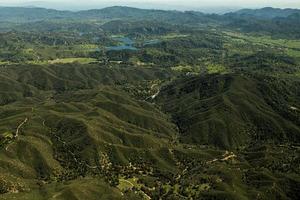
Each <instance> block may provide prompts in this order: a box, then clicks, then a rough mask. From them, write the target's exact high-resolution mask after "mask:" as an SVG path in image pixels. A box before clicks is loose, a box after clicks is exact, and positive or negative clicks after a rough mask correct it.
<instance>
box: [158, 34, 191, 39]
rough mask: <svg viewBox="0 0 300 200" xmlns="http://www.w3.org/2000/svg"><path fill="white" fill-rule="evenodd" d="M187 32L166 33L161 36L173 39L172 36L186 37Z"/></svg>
mask: <svg viewBox="0 0 300 200" xmlns="http://www.w3.org/2000/svg"><path fill="white" fill-rule="evenodd" d="M188 36H189V35H187V34H177V33H170V34H167V35H164V36H162V37H161V38H162V39H174V38H180V37H188Z"/></svg>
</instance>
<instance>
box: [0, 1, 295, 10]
mask: <svg viewBox="0 0 300 200" xmlns="http://www.w3.org/2000/svg"><path fill="white" fill-rule="evenodd" d="M114 5H123V6H133V7H140V8H161V9H169V10H172V9H176V10H201V9H209V8H220V9H221V8H224V9H225V8H227V9H229V8H261V7H267V6H270V7H279V8H300V0H184V1H183V0H0V6H39V7H48V8H55V9H66V10H80V9H81V10H84V9H91V8H103V7H107V6H114Z"/></svg>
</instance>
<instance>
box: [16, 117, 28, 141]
mask: <svg viewBox="0 0 300 200" xmlns="http://www.w3.org/2000/svg"><path fill="white" fill-rule="evenodd" d="M27 121H28V118H27V117H26V118H25V119H24V121H23V122H22V123H21V124H19V126H18V127H17V130H16V133H15V135H14V138H17V137H18V136H19V132H20V129H21V128H22V126H24V125H25V124H26V123H27Z"/></svg>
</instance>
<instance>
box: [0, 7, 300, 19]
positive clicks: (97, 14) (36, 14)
mask: <svg viewBox="0 0 300 200" xmlns="http://www.w3.org/2000/svg"><path fill="white" fill-rule="evenodd" d="M296 13H300V10H299V9H278V8H270V7H268V8H262V9H242V10H239V11H236V12H231V13H229V14H226V15H230V16H235V17H240V16H247V17H249V16H250V17H257V18H265V19H273V18H276V17H288V16H290V15H292V14H296ZM72 18H76V19H77V18H79V19H114V18H123V19H124V18H131V19H139V20H142V19H149V20H152V19H157V20H163V21H171V22H172V21H174V20H175V19H176V20H179V22H193V21H203V20H208V18H211V15H210V14H203V13H201V12H198V11H185V12H183V11H166V10H154V9H151V10H148V9H138V8H132V7H123V6H114V7H107V8H103V9H94V10H83V11H77V12H72V11H58V10H55V9H46V8H36V7H0V21H17V22H28V21H41V20H48V19H72Z"/></svg>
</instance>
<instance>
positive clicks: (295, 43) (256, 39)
mask: <svg viewBox="0 0 300 200" xmlns="http://www.w3.org/2000/svg"><path fill="white" fill-rule="evenodd" d="M224 33H225V34H226V35H228V36H229V37H231V38H232V39H234V40H235V41H240V42H243V41H248V42H252V43H256V44H263V45H273V46H277V47H284V48H300V40H288V39H273V38H272V37H271V36H250V35H245V34H241V33H233V32H224Z"/></svg>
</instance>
